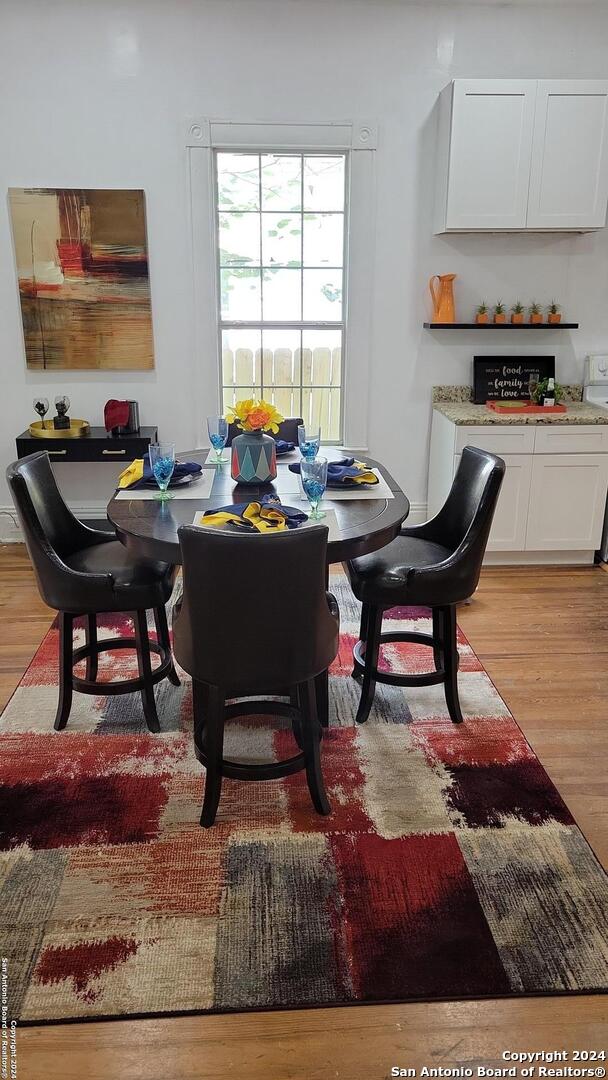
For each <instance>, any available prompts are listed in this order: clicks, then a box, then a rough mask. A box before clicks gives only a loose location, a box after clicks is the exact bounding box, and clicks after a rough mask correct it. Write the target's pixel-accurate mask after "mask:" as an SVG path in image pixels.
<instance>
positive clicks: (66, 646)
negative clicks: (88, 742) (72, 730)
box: [55, 611, 74, 731]
mask: <svg viewBox="0 0 608 1080" xmlns="http://www.w3.org/2000/svg"><path fill="white" fill-rule="evenodd" d="M73 629H74V616H73V615H68V613H67V612H66V611H60V612H59V702H58V705H57V713H56V715H55V730H56V731H61V729H62V728H64V727H65V725H66V724H67V722H68V716H69V715H70V709H71V707H72V669H73V664H74V642H73V638H72V634H73Z"/></svg>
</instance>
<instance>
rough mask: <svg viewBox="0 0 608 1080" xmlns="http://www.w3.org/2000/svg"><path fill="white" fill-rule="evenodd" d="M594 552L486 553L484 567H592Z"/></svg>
mask: <svg viewBox="0 0 608 1080" xmlns="http://www.w3.org/2000/svg"><path fill="white" fill-rule="evenodd" d="M594 561H595V552H594V551H486V554H485V558H484V560H483V564H484V566H592V565H593V563H594Z"/></svg>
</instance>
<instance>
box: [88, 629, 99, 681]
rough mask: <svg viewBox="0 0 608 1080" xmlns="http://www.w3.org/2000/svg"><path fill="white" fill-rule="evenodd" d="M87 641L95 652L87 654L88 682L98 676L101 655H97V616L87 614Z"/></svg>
mask: <svg viewBox="0 0 608 1080" xmlns="http://www.w3.org/2000/svg"><path fill="white" fill-rule="evenodd" d="M85 619H86V623H85V641H86V643H87V645H88V646H90V647H92V648H93V650H94V651H93V652H92V653H91V655H90V656H87V660H86V679H87V682H95V679H96V678H97V667H98V661H99V657H98V655H97V651H96V650H97V616H96V615H86V616H85Z"/></svg>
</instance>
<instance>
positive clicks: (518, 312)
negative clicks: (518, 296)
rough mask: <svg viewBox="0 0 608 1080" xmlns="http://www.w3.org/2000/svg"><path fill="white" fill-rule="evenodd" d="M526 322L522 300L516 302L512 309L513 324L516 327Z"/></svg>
mask: <svg viewBox="0 0 608 1080" xmlns="http://www.w3.org/2000/svg"><path fill="white" fill-rule="evenodd" d="M523 321H524V305H523V304H522V302H521V300H516V301H515V303H514V304H513V307H512V308H511V322H512V323H515V324H516V325H517V324H519V323H523Z"/></svg>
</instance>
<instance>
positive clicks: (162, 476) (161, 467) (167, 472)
mask: <svg viewBox="0 0 608 1080" xmlns="http://www.w3.org/2000/svg"><path fill="white" fill-rule="evenodd" d="M148 457H149V458H150V468H151V469H152V472H153V473H154V479H155V480H156V483H157V484H158V486H159V488H160V491H159V492H158V493H157V494H156V495H155V496H154V498H155V499H172V498H173V495H172V494H171V492H170V491H167V488H168V487H169V481H170V479H171V477H172V476H173V470H174V468H175V443H150V446H149V447H148Z"/></svg>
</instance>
